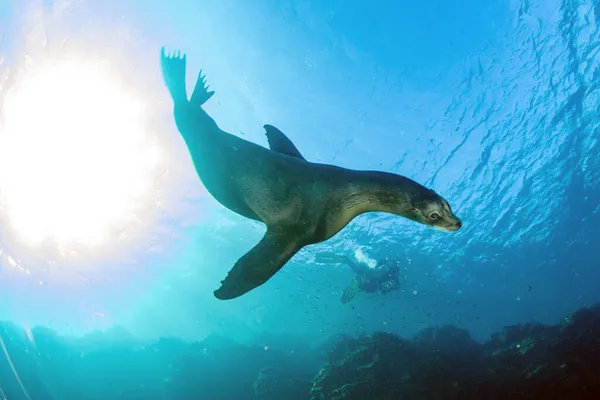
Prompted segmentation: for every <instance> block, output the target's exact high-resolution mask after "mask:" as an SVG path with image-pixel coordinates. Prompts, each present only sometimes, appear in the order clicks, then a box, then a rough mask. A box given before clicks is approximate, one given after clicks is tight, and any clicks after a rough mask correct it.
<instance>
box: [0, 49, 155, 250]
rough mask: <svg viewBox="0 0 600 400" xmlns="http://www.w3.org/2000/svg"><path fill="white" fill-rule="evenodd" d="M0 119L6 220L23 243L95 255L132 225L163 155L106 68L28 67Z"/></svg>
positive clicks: (0, 208)
mask: <svg viewBox="0 0 600 400" xmlns="http://www.w3.org/2000/svg"><path fill="white" fill-rule="evenodd" d="M0 112H1V114H0V116H1V122H2V123H1V125H0V212H3V213H4V214H5V215H4V218H5V219H6V220H7V221H8V223H9V224H10V226H11V228H12V230H13V232H14V233H15V234H16V235H17V237H18V238H19V239H21V240H22V241H23V242H24V243H27V244H30V245H36V244H40V243H42V242H47V241H51V242H53V243H56V244H57V245H61V246H65V245H70V244H76V245H86V246H90V245H91V246H93V245H98V244H102V243H105V242H106V239H107V238H108V237H111V235H112V234H113V233H114V232H115V231H118V230H120V229H125V228H126V226H127V224H129V223H131V222H132V221H133V220H134V219H135V217H136V213H138V212H139V211H140V207H141V204H142V203H143V199H144V196H145V195H147V194H148V191H149V190H150V189H151V188H152V181H153V170H154V169H155V168H156V167H157V165H158V163H159V162H160V154H161V153H160V148H159V147H158V145H156V144H155V143H153V142H152V140H151V138H150V135H148V134H147V128H148V127H147V126H146V124H147V121H148V118H147V113H148V112H147V110H146V109H145V103H144V99H143V98H142V97H141V96H140V95H139V94H136V93H135V91H134V90H133V89H131V88H129V87H128V85H127V83H126V82H123V81H120V80H119V79H118V77H117V76H115V74H114V73H112V71H111V68H110V65H109V64H107V63H102V62H100V61H98V60H85V59H82V60H80V59H77V58H76V57H71V58H64V59H60V60H52V61H47V62H45V63H40V64H35V65H28V66H27V67H26V69H24V70H22V71H21V72H20V73H19V74H18V75H17V76H16V80H15V81H14V85H13V86H12V87H11V88H10V92H9V93H7V94H6V96H5V98H4V100H3V102H2V107H1V109H0Z"/></svg>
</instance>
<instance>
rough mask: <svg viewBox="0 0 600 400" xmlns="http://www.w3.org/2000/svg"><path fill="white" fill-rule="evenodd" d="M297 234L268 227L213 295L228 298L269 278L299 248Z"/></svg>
mask: <svg viewBox="0 0 600 400" xmlns="http://www.w3.org/2000/svg"><path fill="white" fill-rule="evenodd" d="M299 243H300V240H299V239H298V237H297V236H296V235H293V234H291V233H287V234H286V233H285V232H280V231H275V232H274V231H269V230H267V233H266V234H265V236H264V237H263V238H262V240H261V241H260V242H258V244H257V245H256V246H254V248H253V249H252V250H250V251H249V252H247V253H246V254H244V255H243V256H242V258H240V259H239V260H238V261H237V262H236V263H235V265H234V266H233V268H232V269H231V271H229V273H228V274H227V277H226V278H225V279H224V280H223V281H222V282H221V287H220V288H219V289H217V290H215V292H214V295H215V297H216V298H217V299H220V300H230V299H234V298H236V297H239V296H241V295H243V294H245V293H248V292H249V291H251V290H252V289H255V288H257V287H258V286H260V285H262V284H263V283H265V282H266V281H268V280H269V279H270V278H271V277H272V276H273V275H275V273H277V271H279V270H280V269H281V267H283V266H284V265H285V263H286V262H288V261H289V260H290V258H292V257H293V256H294V254H296V253H297V252H298V250H300V249H301V248H302V246H301V245H299Z"/></svg>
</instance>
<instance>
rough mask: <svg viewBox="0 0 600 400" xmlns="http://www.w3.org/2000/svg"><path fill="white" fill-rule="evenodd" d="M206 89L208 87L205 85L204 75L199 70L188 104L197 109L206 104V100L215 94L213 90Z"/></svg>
mask: <svg viewBox="0 0 600 400" xmlns="http://www.w3.org/2000/svg"><path fill="white" fill-rule="evenodd" d="M208 88H209V86H208V85H207V84H206V75H202V70H200V72H199V73H198V80H197V81H196V86H194V91H193V92H192V97H191V98H190V103H192V104H193V105H195V106H198V107H200V106H202V105H203V104H204V103H206V102H207V101H208V99H210V98H211V97H212V95H213V94H215V91H214V90H211V91H209V90H208Z"/></svg>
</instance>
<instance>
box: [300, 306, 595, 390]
mask: <svg viewBox="0 0 600 400" xmlns="http://www.w3.org/2000/svg"><path fill="white" fill-rule="evenodd" d="M598 338H600V305H597V306H594V307H592V308H586V309H582V310H580V311H578V312H576V313H574V314H572V315H569V316H567V317H566V318H565V319H564V320H563V321H562V322H561V323H560V324H559V325H556V326H544V325H541V324H523V325H515V326H510V327H507V328H505V329H504V330H503V331H502V332H500V333H497V334H495V335H493V336H492V337H491V338H490V340H489V341H488V342H486V343H484V344H478V343H476V342H475V341H473V340H472V339H471V338H470V336H469V335H468V333H467V332H466V331H463V330H460V329H457V328H454V327H450V326H445V327H440V328H428V329H426V330H424V331H421V332H420V333H419V334H417V335H416V337H415V338H413V339H411V340H402V339H400V338H398V337H396V336H394V335H391V334H384V333H378V334H372V335H369V336H364V337H361V338H357V339H352V338H343V339H341V340H339V341H338V343H337V344H335V345H333V346H332V347H331V349H330V352H329V362H328V364H327V365H326V366H325V367H323V368H322V369H321V371H320V372H319V373H318V375H317V377H316V378H315V381H314V384H313V387H312V388H311V391H310V399H311V400H341V399H344V400H353V399H369V400H388V399H390V400H391V399H403V398H407V399H408V398H409V399H415V400H419V399H486V400H494V399H498V400H500V399H524V400H525V399H532V400H533V399H541V398H543V399H586V398H597V396H598V393H600V376H599V375H598V374H597V371H598V369H599V368H600V340H599V339H598Z"/></svg>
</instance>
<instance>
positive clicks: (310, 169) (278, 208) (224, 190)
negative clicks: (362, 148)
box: [161, 47, 462, 300]
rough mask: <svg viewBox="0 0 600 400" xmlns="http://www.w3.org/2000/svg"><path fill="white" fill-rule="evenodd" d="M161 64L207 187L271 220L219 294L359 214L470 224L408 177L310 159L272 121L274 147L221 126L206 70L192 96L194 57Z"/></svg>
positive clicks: (236, 207) (246, 287)
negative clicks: (208, 106) (188, 80)
mask: <svg viewBox="0 0 600 400" xmlns="http://www.w3.org/2000/svg"><path fill="white" fill-rule="evenodd" d="M161 69H162V74H163V79H164V82H165V85H166V87H167V89H168V91H169V93H170V95H171V98H172V99H173V103H174V111H173V113H174V118H175V124H176V125H177V129H178V130H179V132H180V134H181V136H182V137H183V139H184V141H185V143H186V145H187V148H188V151H189V153H190V155H191V157H192V161H193V163H194V167H195V169H196V172H197V174H198V176H199V178H200V179H201V181H202V183H203V184H204V186H205V187H206V190H207V191H208V192H209V193H210V194H211V195H212V196H213V197H214V198H215V199H216V200H217V201H218V202H219V203H221V204H222V205H223V206H225V207H226V208H228V209H230V210H231V211H233V212H235V213H237V214H240V215H243V216H244V217H247V218H250V219H253V220H256V221H260V222H263V223H264V224H265V225H266V226H267V231H266V233H265V235H264V237H263V238H262V240H261V241H260V242H259V243H258V244H257V245H256V246H255V247H254V248H253V249H251V250H250V251H249V252H247V253H246V254H245V255H244V256H242V257H241V258H240V259H239V260H238V261H237V262H236V263H235V265H234V266H233V268H232V269H231V271H229V273H228V275H227V277H226V278H225V279H224V280H223V281H222V282H221V287H220V288H219V289H217V290H216V291H215V292H214V295H215V297H216V298H218V299H221V300H226V299H234V298H236V297H239V296H241V295H243V294H245V293H247V292H249V291H250V290H253V289H255V288H257V287H258V286H260V285H262V284H263V283H265V282H266V281H268V280H269V279H270V278H271V277H272V276H273V275H274V274H275V273H276V272H277V271H279V270H280V269H281V267H283V265H285V264H286V263H287V262H288V260H290V259H291V258H292V257H293V256H294V255H295V254H296V253H297V252H298V251H299V250H300V249H302V248H303V247H304V246H307V245H310V244H315V243H319V242H323V241H326V240H328V239H329V238H331V237H332V236H333V235H335V234H337V233H338V232H339V231H340V230H341V229H342V228H344V227H345V226H346V225H347V224H348V223H349V222H350V221H351V220H352V219H353V218H355V217H356V216H358V215H359V214H363V213H366V212H387V213H391V214H395V215H398V216H401V217H405V218H408V219H411V220H413V221H417V222H419V223H422V224H426V225H430V226H434V227H437V228H439V229H442V230H445V231H456V230H458V229H460V227H461V226H462V223H461V221H460V219H459V218H458V217H456V216H455V215H454V213H453V212H452V210H451V208H450V205H449V204H448V202H447V201H446V200H444V199H443V198H442V197H441V196H439V195H438V194H436V193H435V192H434V191H433V190H431V189H428V188H426V187H424V186H422V185H420V184H418V183H417V182H415V181H413V180H411V179H409V178H406V177H404V176H401V175H396V174H392V173H388V172H380V171H357V170H350V169H346V168H341V167H337V166H333V165H327V164H317V163H312V162H309V161H307V160H306V159H305V158H304V157H303V156H302V155H301V154H300V152H299V151H298V149H297V148H296V146H294V144H293V143H292V142H291V141H290V140H289V139H288V138H287V136H286V135H284V134H283V132H281V131H280V130H279V129H277V128H275V127H274V126H272V125H265V126H264V128H265V130H266V136H267V139H268V142H269V147H270V149H267V148H264V147H262V146H259V145H257V144H255V143H251V142H248V141H246V140H243V139H241V138H239V137H237V136H234V135H232V134H230V133H227V132H225V131H223V130H221V129H220V128H219V126H218V125H217V124H216V122H215V121H214V120H213V119H212V118H211V117H210V116H209V115H208V113H207V112H206V111H204V109H203V108H202V105H203V104H204V103H205V102H206V101H207V100H208V99H210V98H211V97H212V96H213V95H214V91H209V90H208V86H207V85H206V81H205V76H203V75H202V70H200V73H199V75H198V80H197V82H196V86H195V87H194V90H193V92H192V95H191V97H190V99H189V100H188V96H187V93H186V86H185V76H186V56H185V55H183V56H181V55H180V53H179V51H177V52H176V53H175V54H174V55H168V56H167V55H166V54H165V49H164V47H163V48H162V49H161Z"/></svg>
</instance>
